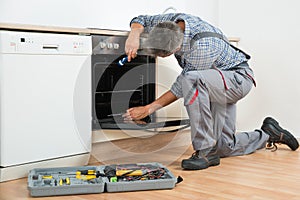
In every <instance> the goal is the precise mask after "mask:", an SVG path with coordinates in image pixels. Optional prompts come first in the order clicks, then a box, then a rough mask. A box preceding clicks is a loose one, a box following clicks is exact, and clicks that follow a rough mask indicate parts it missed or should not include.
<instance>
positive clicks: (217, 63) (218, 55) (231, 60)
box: [130, 13, 247, 98]
mask: <svg viewBox="0 0 300 200" xmlns="http://www.w3.org/2000/svg"><path fill="white" fill-rule="evenodd" d="M175 15H176V14H175V13H170V14H163V15H154V16H149V15H140V16H138V17H136V18H133V19H132V20H131V22H130V24H131V23H139V24H141V25H143V26H144V31H145V32H149V31H150V30H151V29H152V28H153V27H154V26H155V25H157V24H158V23H160V22H163V21H171V20H173V21H176V20H178V19H181V20H184V22H185V31H184V39H183V44H182V46H181V49H180V50H179V51H178V52H176V53H175V57H176V59H177V60H178V63H179V65H180V66H181V67H182V68H183V70H182V73H181V75H179V76H178V77H177V79H176V81H175V82H174V83H173V85H172V87H171V92H172V93H173V94H174V95H175V96H176V97H177V98H180V97H182V96H183V94H182V88H181V81H182V78H183V75H184V73H186V72H188V71H195V70H206V69H211V68H213V67H216V68H218V69H220V70H230V69H231V68H233V67H235V66H237V65H239V64H240V63H242V62H244V61H247V59H246V57H245V55H244V54H242V53H240V52H238V51H236V50H234V49H233V48H232V47H230V45H229V44H228V43H226V42H225V41H223V40H222V39H219V38H215V37H206V38H202V39H200V40H197V41H195V42H194V43H193V46H191V40H192V38H193V37H194V36H195V35H196V34H197V33H200V32H215V33H220V34H222V35H223V33H222V32H221V31H220V30H219V29H218V28H216V27H214V26H212V25H210V24H209V23H207V22H205V21H203V20H202V19H200V18H199V17H196V16H192V15H189V14H183V13H182V14H179V15H177V16H176V17H175V19H174V16H175ZM224 38H226V37H224Z"/></svg>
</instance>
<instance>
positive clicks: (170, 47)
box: [143, 21, 183, 57]
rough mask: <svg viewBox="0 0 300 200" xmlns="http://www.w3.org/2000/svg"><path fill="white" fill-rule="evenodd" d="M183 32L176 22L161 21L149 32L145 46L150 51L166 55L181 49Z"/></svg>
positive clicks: (162, 55) (154, 53)
mask: <svg viewBox="0 0 300 200" xmlns="http://www.w3.org/2000/svg"><path fill="white" fill-rule="evenodd" d="M182 41H183V32H182V30H181V29H180V27H179V26H178V25H177V24H176V23H174V22H169V21H167V22H161V23H159V24H157V25H156V26H155V27H154V28H153V29H152V30H151V31H150V33H149V36H148V38H147V40H146V41H145V44H144V45H143V48H144V49H145V50H146V51H148V52H149V53H151V54H153V55H155V56H160V57H166V56H169V55H171V54H172V53H174V52H176V51H177V50H179V49H180V47H181V44H182Z"/></svg>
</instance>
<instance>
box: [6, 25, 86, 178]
mask: <svg viewBox="0 0 300 200" xmlns="http://www.w3.org/2000/svg"><path fill="white" fill-rule="evenodd" d="M91 51H92V47H91V37H90V36H85V35H78V34H77V35H72V34H54V33H38V32H24V31H11V30H1V31H0V181H6V180H11V179H15V178H19V177H25V176H26V175H27V173H28V171H29V169H32V168H34V167H43V166H47V167H49V166H52V167H55V166H73V165H85V164H87V162H88V159H89V153H90V151H91V67H90V66H91Z"/></svg>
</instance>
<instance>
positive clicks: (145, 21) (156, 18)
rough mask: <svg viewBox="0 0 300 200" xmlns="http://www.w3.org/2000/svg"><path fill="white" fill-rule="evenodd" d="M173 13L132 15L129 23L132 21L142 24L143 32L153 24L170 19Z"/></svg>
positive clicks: (147, 30) (148, 29)
mask: <svg viewBox="0 0 300 200" xmlns="http://www.w3.org/2000/svg"><path fill="white" fill-rule="evenodd" d="M175 15H176V14H175V13H169V14H161V15H139V16H137V17H134V18H133V19H132V20H131V21H130V25H131V24H132V23H139V24H141V25H142V26H144V28H145V30H144V31H145V32H149V31H150V30H151V29H152V28H153V27H154V26H156V25H157V24H159V23H160V22H164V21H171V20H172V18H173V17H174V16H175Z"/></svg>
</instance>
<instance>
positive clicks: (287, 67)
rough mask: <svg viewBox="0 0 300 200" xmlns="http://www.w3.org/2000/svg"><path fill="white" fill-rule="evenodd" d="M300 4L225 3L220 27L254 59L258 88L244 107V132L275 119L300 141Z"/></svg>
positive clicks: (279, 0)
mask: <svg viewBox="0 0 300 200" xmlns="http://www.w3.org/2000/svg"><path fill="white" fill-rule="evenodd" d="M299 8H300V1H298V0H289V1H283V0H277V1H273V0H264V1H261V0H251V1H245V0H242V1H241V0H226V1H219V12H218V13H219V18H218V22H219V25H220V27H221V28H222V30H223V31H224V32H225V33H227V35H230V36H238V37H240V38H241V42H240V44H239V45H240V47H241V48H242V49H244V50H246V51H247V52H249V53H250V54H251V55H252V59H251V62H250V63H251V65H252V68H253V69H254V72H255V74H256V80H257V88H254V89H253V90H252V91H251V93H250V94H249V96H247V97H246V98H245V99H244V100H243V101H242V102H240V104H239V106H238V129H240V130H253V129H255V128H259V127H260V126H261V122H262V120H263V119H264V117H265V116H274V117H275V118H276V119H278V120H279V121H280V123H281V125H283V126H284V127H286V128H287V129H289V130H290V131H292V132H293V134H295V135H297V137H300V126H299V123H300V105H299V102H300V88H299V85H300V78H299V74H300V73H299V72H300V62H299V46H300V37H299V36H300V21H299V19H300V12H299Z"/></svg>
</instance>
